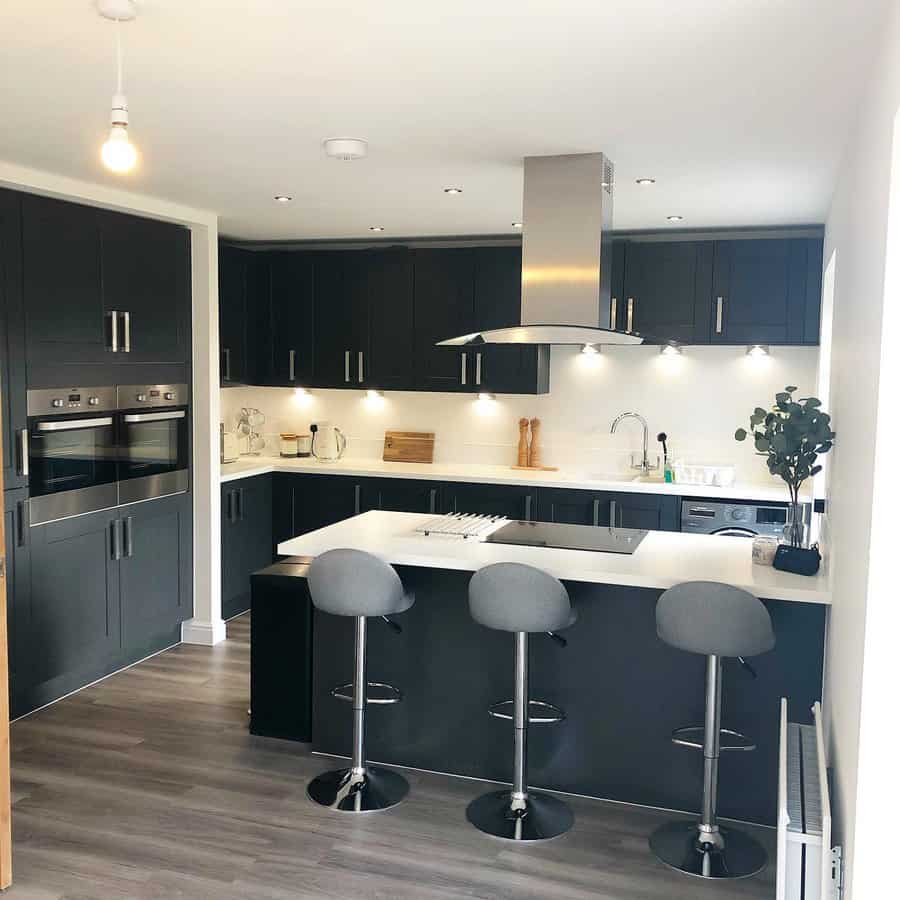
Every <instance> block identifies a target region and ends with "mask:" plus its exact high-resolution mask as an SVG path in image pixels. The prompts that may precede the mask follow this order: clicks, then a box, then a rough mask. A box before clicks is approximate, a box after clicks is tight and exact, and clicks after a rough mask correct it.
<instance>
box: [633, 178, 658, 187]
mask: <svg viewBox="0 0 900 900" xmlns="http://www.w3.org/2000/svg"><path fill="white" fill-rule="evenodd" d="M634 183H635V184H639V185H641V186H642V187H646V186H647V185H649V184H656V179H655V178H636V179H635V182H634Z"/></svg>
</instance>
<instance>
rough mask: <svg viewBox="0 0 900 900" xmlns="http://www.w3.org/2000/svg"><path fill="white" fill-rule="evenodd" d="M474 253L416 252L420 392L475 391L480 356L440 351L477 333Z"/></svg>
mask: <svg viewBox="0 0 900 900" xmlns="http://www.w3.org/2000/svg"><path fill="white" fill-rule="evenodd" d="M473 263H474V258H473V252H472V250H470V249H434V250H430V249H429V250H416V251H415V333H416V352H415V369H416V377H415V382H416V387H417V388H419V389H420V390H426V391H467V390H476V389H477V387H476V385H475V381H476V377H477V373H476V363H477V360H476V354H475V353H473V352H472V351H471V350H470V349H468V348H467V349H462V350H460V349H458V348H456V347H436V346H435V344H437V342H438V341H443V340H446V339H447V338H452V337H459V335H462V334H468V333H470V332H471V331H472V330H473V328H474V313H475V309H474V300H473V280H474V270H473Z"/></svg>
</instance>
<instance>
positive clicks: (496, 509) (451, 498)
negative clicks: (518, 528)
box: [442, 482, 537, 521]
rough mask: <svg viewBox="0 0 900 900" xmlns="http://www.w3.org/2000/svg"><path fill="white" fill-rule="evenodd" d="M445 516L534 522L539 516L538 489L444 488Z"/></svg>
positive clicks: (451, 485)
mask: <svg viewBox="0 0 900 900" xmlns="http://www.w3.org/2000/svg"><path fill="white" fill-rule="evenodd" d="M442 506H443V511H444V512H445V513H454V512H460V513H480V514H482V515H488V516H506V518H507V519H522V520H525V521H531V520H532V519H534V518H535V516H536V514H537V489H535V488H530V487H527V486H521V485H508V484H457V483H455V482H453V483H449V484H444V485H443V486H442Z"/></svg>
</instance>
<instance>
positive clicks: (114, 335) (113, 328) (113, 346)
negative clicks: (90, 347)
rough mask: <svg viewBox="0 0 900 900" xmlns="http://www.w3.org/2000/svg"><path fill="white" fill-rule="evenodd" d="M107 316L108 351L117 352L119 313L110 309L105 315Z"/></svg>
mask: <svg viewBox="0 0 900 900" xmlns="http://www.w3.org/2000/svg"><path fill="white" fill-rule="evenodd" d="M106 314H107V315H108V316H109V335H110V336H109V350H110V352H111V353H118V352H119V311H118V310H117V309H111V310H109V311H108V312H107V313H106Z"/></svg>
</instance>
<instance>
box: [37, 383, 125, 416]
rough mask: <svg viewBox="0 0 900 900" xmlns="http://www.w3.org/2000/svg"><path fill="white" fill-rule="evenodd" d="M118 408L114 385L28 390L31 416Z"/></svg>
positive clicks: (103, 410) (105, 410) (106, 410)
mask: <svg viewBox="0 0 900 900" xmlns="http://www.w3.org/2000/svg"><path fill="white" fill-rule="evenodd" d="M115 408H116V389H115V388H114V387H66V388H43V389H40V390H32V391H28V415H29V416H54V415H65V414H66V413H76V412H85V411H86V412H109V411H110V410H114V409H115Z"/></svg>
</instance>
